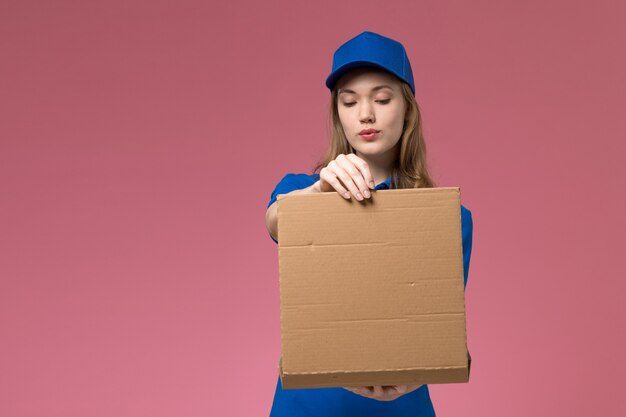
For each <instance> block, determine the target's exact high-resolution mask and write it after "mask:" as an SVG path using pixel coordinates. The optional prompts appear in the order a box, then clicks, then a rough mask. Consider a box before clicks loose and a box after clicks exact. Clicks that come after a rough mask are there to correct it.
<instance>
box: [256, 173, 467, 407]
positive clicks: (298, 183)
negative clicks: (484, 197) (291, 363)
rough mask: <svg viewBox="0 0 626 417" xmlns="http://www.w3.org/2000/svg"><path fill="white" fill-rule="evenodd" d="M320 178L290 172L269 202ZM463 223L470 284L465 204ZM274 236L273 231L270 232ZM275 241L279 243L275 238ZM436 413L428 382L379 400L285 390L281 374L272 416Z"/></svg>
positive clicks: (323, 390)
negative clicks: (412, 389)
mask: <svg viewBox="0 0 626 417" xmlns="http://www.w3.org/2000/svg"><path fill="white" fill-rule="evenodd" d="M319 179H320V176H319V174H311V175H309V174H287V175H285V176H284V177H283V179H282V180H281V181H280V182H279V183H278V185H276V188H275V189H274V191H273V192H272V195H271V197H270V201H269V203H268V205H267V207H268V208H269V206H271V205H272V203H274V202H275V201H276V196H277V195H278V194H287V193H289V192H291V191H294V190H300V189H302V188H306V187H309V186H311V185H313V184H314V183H315V182H316V181H318V180H319ZM390 182H391V178H387V180H385V181H384V182H382V183H380V184H378V185H376V187H375V188H374V189H375V190H386V189H389V187H390ZM461 225H462V240H463V272H464V283H465V285H467V275H468V272H469V262H470V255H471V253H472V213H471V212H470V211H469V210H468V209H467V208H465V207H464V206H463V205H461ZM270 237H271V235H270ZM272 240H274V242H276V243H278V242H277V241H276V240H275V239H274V238H272ZM305 416H306V417H314V416H315V417H317V416H324V417H340V416H350V417H353V416H358V417H374V416H375V417H434V416H435V410H434V409H433V404H432V402H431V400H430V394H429V392H428V385H422V386H421V387H420V388H418V389H416V390H415V391H413V392H410V393H408V394H405V395H403V396H401V397H400V398H398V399H396V400H393V401H378V400H375V399H371V398H366V397H363V396H360V395H358V394H355V393H353V392H351V391H348V390H346V389H343V388H310V389H286V390H283V388H282V385H281V383H280V376H279V377H278V382H277V384H276V393H275V394H274V402H273V404H272V411H271V414H270V417H305Z"/></svg>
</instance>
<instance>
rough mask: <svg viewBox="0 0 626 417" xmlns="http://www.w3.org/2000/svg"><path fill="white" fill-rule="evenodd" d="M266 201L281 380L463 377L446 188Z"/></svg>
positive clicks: (451, 206) (453, 215)
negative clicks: (274, 255)
mask: <svg viewBox="0 0 626 417" xmlns="http://www.w3.org/2000/svg"><path fill="white" fill-rule="evenodd" d="M277 201H278V258H279V276H280V312H281V316H280V317H281V344H282V357H281V361H280V364H279V371H280V377H281V381H282V386H283V388H285V389H289V388H322V387H348V386H366V385H367V386H372V385H400V384H409V385H418V384H431V383H452V382H467V381H468V380H469V370H470V356H469V352H468V350H467V338H466V331H465V299H464V287H463V248H462V240H461V203H460V190H459V188H458V187H440V188H416V189H392V190H376V191H373V192H372V197H371V199H366V200H365V201H363V202H359V201H357V200H355V199H354V198H352V199H351V200H345V199H343V198H342V197H341V196H340V195H339V194H338V193H336V192H328V193H318V194H292V195H289V194H284V195H279V196H278V199H277Z"/></svg>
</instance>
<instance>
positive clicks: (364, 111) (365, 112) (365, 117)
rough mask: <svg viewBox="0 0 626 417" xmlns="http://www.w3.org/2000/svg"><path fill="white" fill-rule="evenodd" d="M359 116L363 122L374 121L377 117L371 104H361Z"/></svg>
mask: <svg viewBox="0 0 626 417" xmlns="http://www.w3.org/2000/svg"><path fill="white" fill-rule="evenodd" d="M359 118H360V119H361V122H373V121H374V120H375V117H374V112H373V111H372V107H371V106H369V105H363V106H361V110H360V114H359Z"/></svg>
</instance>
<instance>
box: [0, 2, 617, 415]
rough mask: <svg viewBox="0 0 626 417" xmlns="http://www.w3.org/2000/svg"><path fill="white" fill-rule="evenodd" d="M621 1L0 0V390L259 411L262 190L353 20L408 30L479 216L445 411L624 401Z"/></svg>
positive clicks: (292, 146) (270, 379) (59, 407)
mask: <svg viewBox="0 0 626 417" xmlns="http://www.w3.org/2000/svg"><path fill="white" fill-rule="evenodd" d="M295 3H298V4H297V5H296V4H295ZM624 4H625V3H624V2H623V1H617V0H616V1H613V2H609V1H600V2H598V1H593V2H592V1H586V2H571V1H551V2H546V1H524V2H521V1H515V2H514V1H507V2H495V1H474V2H462V1H454V2H438V1H405V2H396V3H389V5H388V6H386V8H385V9H382V10H381V9H380V7H381V3H380V2H379V1H345V2H336V1H332V2H331V1H316V2H306V3H305V2H293V1H278V2H270V3H265V2H254V1H249V2H246V3H239V2H230V3H229V4H228V5H226V3H225V2H224V3H223V4H219V5H218V4H214V2H207V1H179V2H173V1H144V2H137V1H133V2H128V1H118V0H116V1H106V2H105V1H101V2H86V1H54V2H51V1H37V2H35V1H8V0H5V1H2V2H1V3H0V118H1V122H0V141H1V142H0V180H1V183H2V186H1V194H0V199H1V209H0V210H1V214H2V216H1V223H0V227H1V229H0V234H1V236H2V238H1V239H0V415H2V416H15V417H18V416H63V417H70V416H92V417H97V416H150V417H154V416H262V415H267V414H268V413H269V408H270V405H271V401H272V397H273V394H274V389H275V385H276V378H277V362H278V358H279V356H280V335H279V309H278V276H277V253H276V245H275V244H274V243H273V242H272V241H271V239H270V238H269V236H268V234H267V231H266V229H265V223H264V215H265V208H266V205H267V202H268V200H269V197H270V193H271V191H272V190H273V188H274V186H275V185H276V183H277V182H278V181H279V180H280V179H281V178H282V176H283V175H284V174H285V173H287V172H307V171H309V170H310V168H311V167H312V166H313V164H314V163H315V162H316V161H317V159H318V157H319V156H320V155H321V153H322V151H323V150H324V149H325V146H326V142H327V133H326V110H327V108H328V96H329V92H328V90H327V89H326V87H325V86H324V79H325V78H326V76H327V75H328V72H329V71H330V65H331V59H332V52H333V51H334V50H335V48H336V47H337V46H339V45H340V44H341V43H343V42H344V41H346V40H347V39H349V38H351V37H352V36H355V35H356V34H358V33H360V32H361V31H363V30H373V31H376V32H379V33H381V34H383V35H386V36H390V37H392V38H395V39H398V40H400V41H401V42H403V43H404V45H405V46H406V48H407V51H408V53H409V56H410V59H411V62H412V64H413V69H414V74H415V79H416V89H417V100H418V102H419V103H420V105H421V107H422V109H423V116H424V119H425V133H426V140H427V145H428V151H429V160H430V163H431V167H432V170H433V173H434V175H435V179H436V181H437V183H438V185H440V186H460V187H461V189H462V199H463V204H464V205H465V206H466V207H468V208H469V209H470V210H472V213H473V218H474V249H473V255H472V261H471V268H470V274H469V282H468V287H467V294H466V295H467V299H466V300H467V301H466V302H467V315H468V316H467V317H468V335H469V341H468V344H469V348H470V351H471V353H472V358H473V363H472V375H471V382H470V383H469V384H459V385H432V386H431V393H432V398H433V402H434V404H435V408H436V410H437V413H438V416H476V417H490V416H493V417H502V416H507V417H517V416H520V417H521V416H524V417H525V416H530V415H532V416H541V415H545V416H548V415H554V416H557V415H558V416H588V415H602V416H623V415H625V414H626V400H625V398H626V397H625V396H624V395H623V392H622V391H623V387H624V375H625V374H626V360H625V357H624V352H625V351H626V342H625V335H624V328H625V327H626V308H625V306H624V304H625V303H624V299H625V296H624V292H625V291H626V284H625V282H626V281H625V274H624V261H623V259H624V254H623V253H622V251H623V249H624V243H623V242H624V240H623V236H624V233H625V232H626V230H625V220H624V213H625V212H626V202H625V200H626V193H625V192H624V185H625V184H624V182H625V181H624V179H625V178H626V172H624V171H625V169H624V163H623V159H624V154H625V153H626V145H625V142H626V141H625V133H624V132H625V131H626V118H625V117H624V111H625V110H626V104H625V103H626V82H625V79H624V74H625V73H626V53H625V51H626V49H625V48H624V44H625V43H626V28H625V26H624V20H625V17H626V8H625V6H624Z"/></svg>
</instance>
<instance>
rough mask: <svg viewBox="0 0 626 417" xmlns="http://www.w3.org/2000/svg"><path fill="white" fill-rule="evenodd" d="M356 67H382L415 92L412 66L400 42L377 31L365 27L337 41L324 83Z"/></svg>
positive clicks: (333, 81)
mask: <svg viewBox="0 0 626 417" xmlns="http://www.w3.org/2000/svg"><path fill="white" fill-rule="evenodd" d="M358 67H376V68H381V69H384V70H386V71H388V72H390V73H392V74H393V75H395V76H396V77H398V78H400V79H401V80H402V81H404V82H406V83H407V84H408V85H409V86H410V87H411V91H413V95H415V84H414V83H413V70H411V63H410V62H409V57H408V56H407V54H406V50H405V49H404V46H403V45H402V44H401V43H400V42H398V41H394V40H393V39H390V38H387V37H385V36H382V35H379V34H378V33H374V32H369V31H365V32H362V33H361V34H359V35H357V36H355V37H354V38H352V39H350V40H349V41H347V42H346V43H344V44H343V45H341V46H340V47H339V48H337V50H336V51H335V54H334V55H333V70H332V72H331V73H330V75H329V76H328V78H326V87H328V88H329V89H330V90H332V89H333V87H334V85H335V83H336V82H337V80H338V79H339V78H341V76H342V75H343V74H345V73H346V72H348V71H350V70H351V69H354V68H358Z"/></svg>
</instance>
